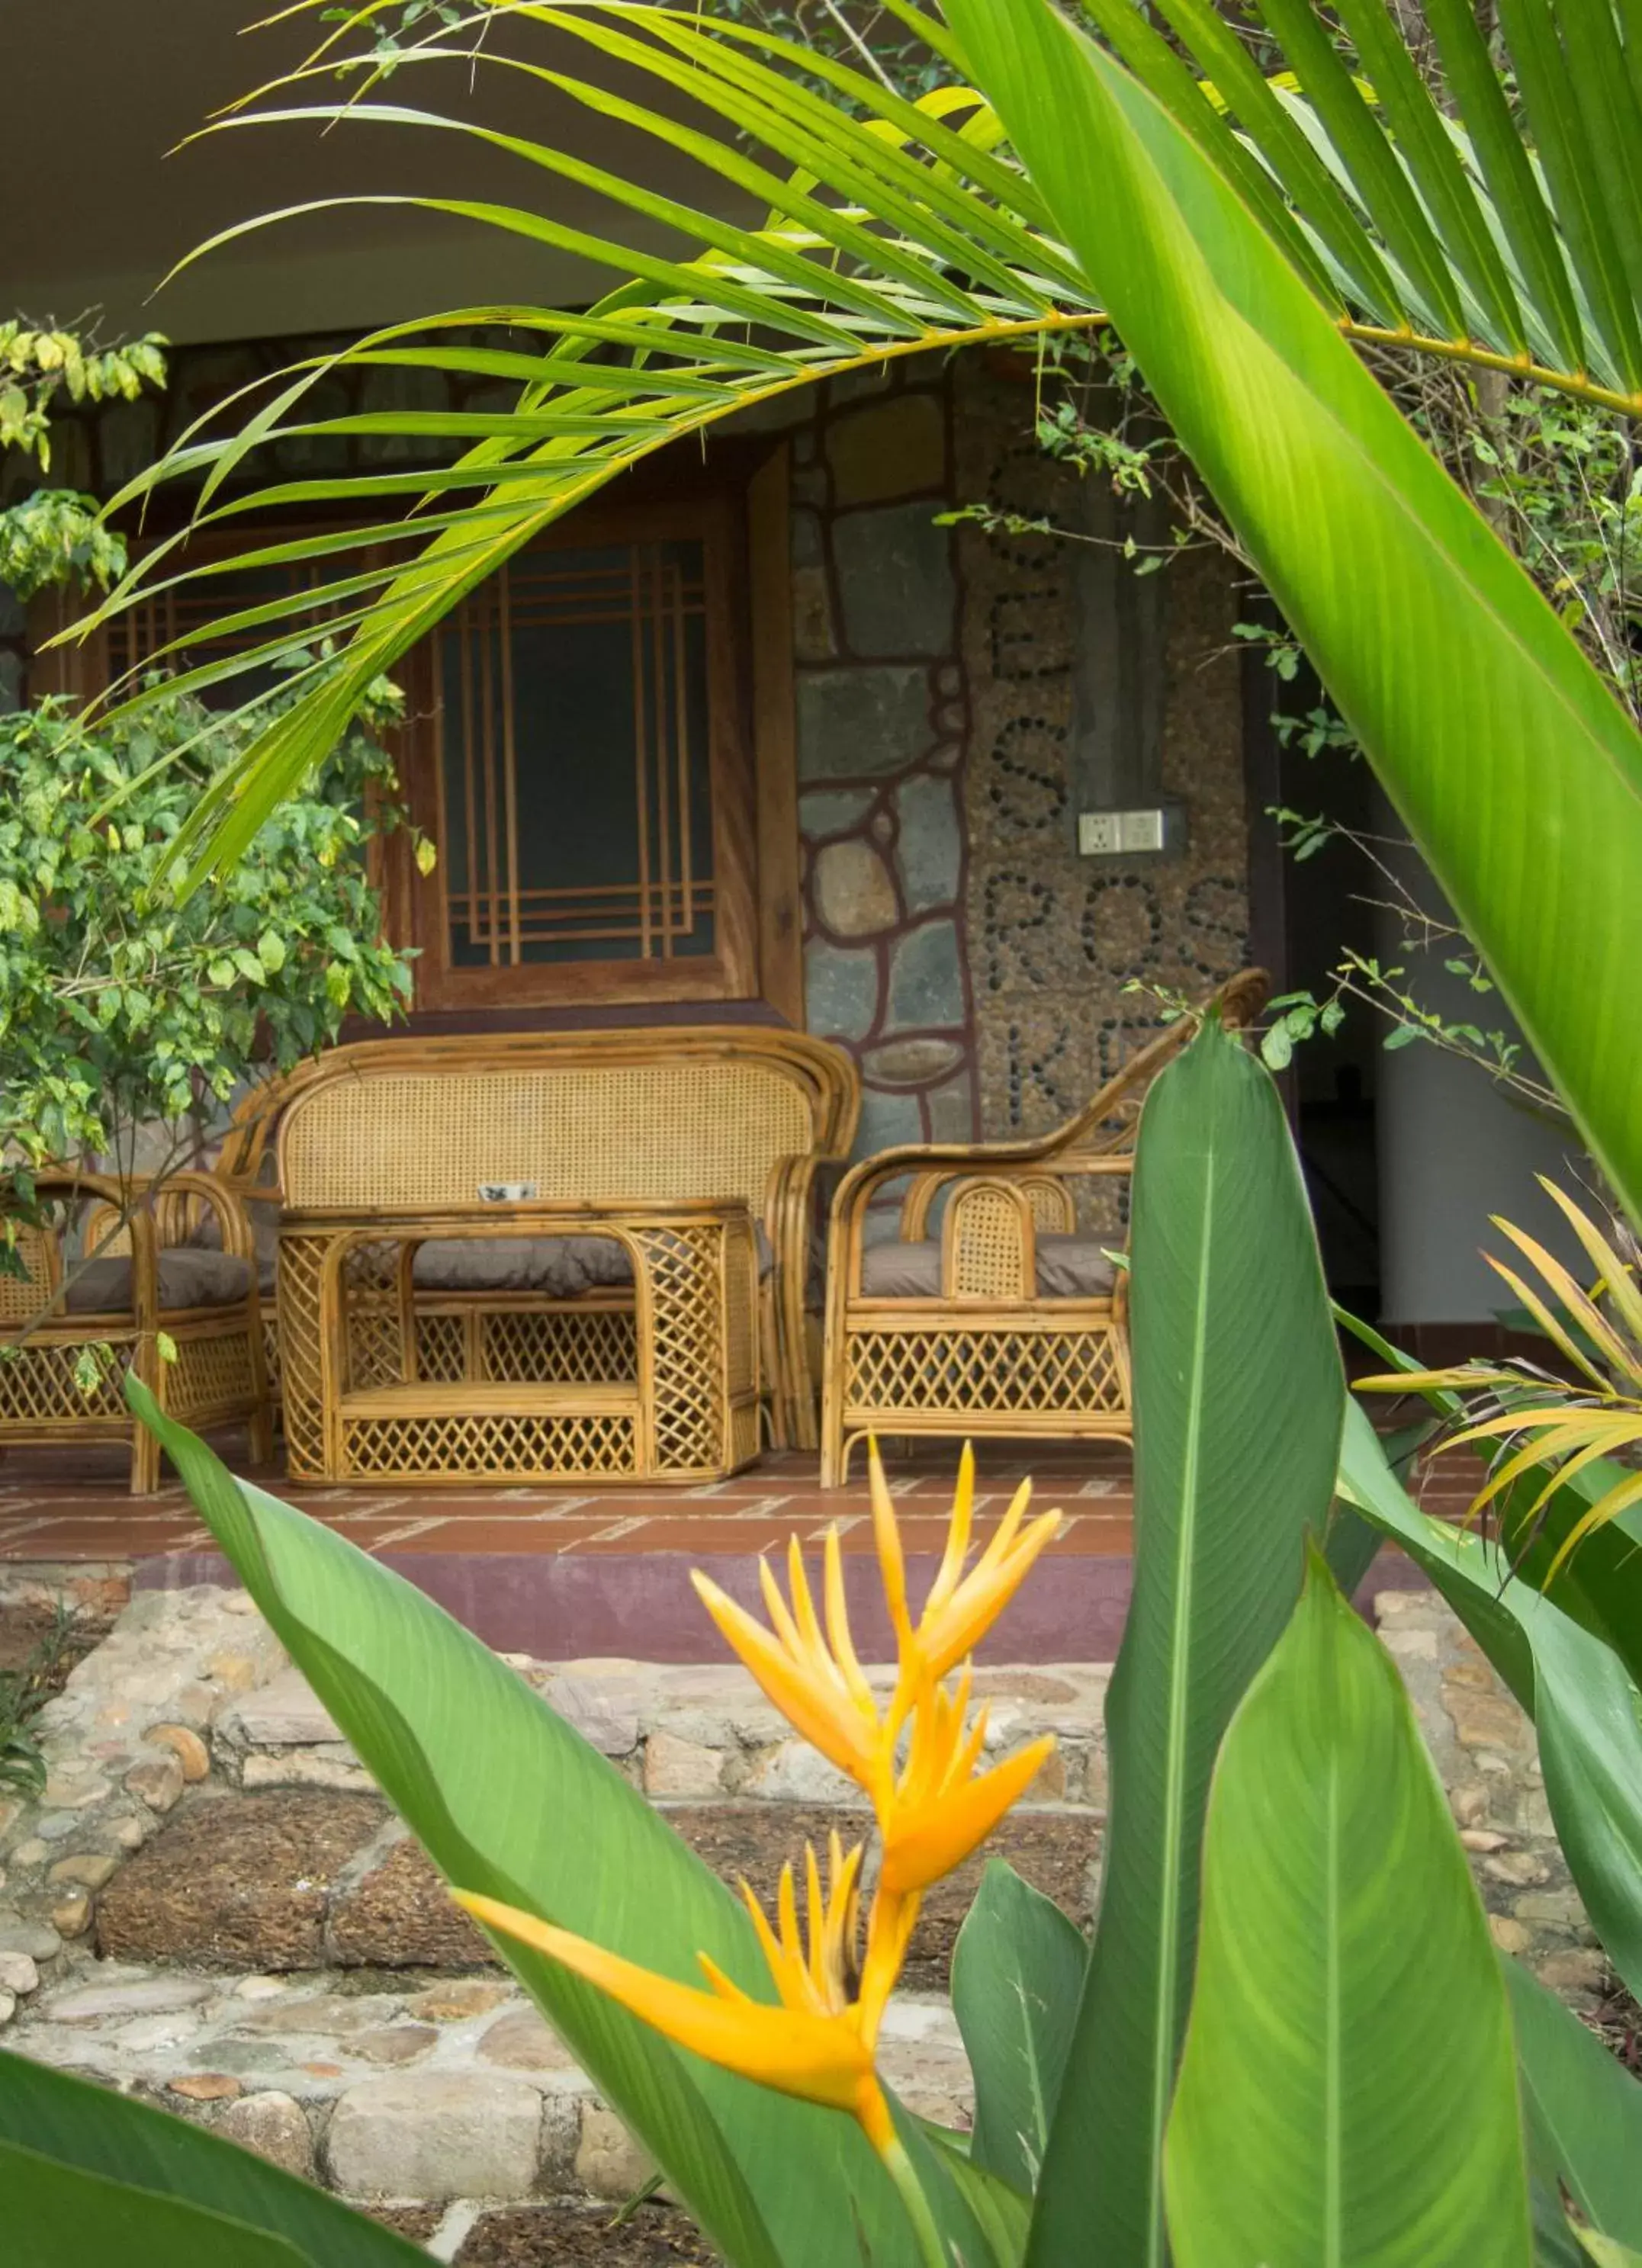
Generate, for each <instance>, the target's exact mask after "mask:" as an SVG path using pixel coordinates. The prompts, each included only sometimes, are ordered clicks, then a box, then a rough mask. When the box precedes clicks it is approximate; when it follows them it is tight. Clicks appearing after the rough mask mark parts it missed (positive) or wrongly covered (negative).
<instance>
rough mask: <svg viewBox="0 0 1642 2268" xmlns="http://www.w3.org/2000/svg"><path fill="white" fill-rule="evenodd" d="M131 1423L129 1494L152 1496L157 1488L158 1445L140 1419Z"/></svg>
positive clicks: (135, 1419)
mask: <svg viewBox="0 0 1642 2268" xmlns="http://www.w3.org/2000/svg"><path fill="white" fill-rule="evenodd" d="M131 1422H132V1426H133V1429H134V1430H133V1432H132V1436H131V1493H132V1495H133V1496H153V1495H155V1494H156V1493H157V1492H158V1488H159V1457H160V1451H159V1443H158V1440H157V1439H156V1437H155V1436H154V1435H153V1434H152V1433H151V1432H149V1430H148V1427H147V1426H146V1425H144V1424H143V1422H142V1420H141V1419H140V1418H133V1419H132V1421H131Z"/></svg>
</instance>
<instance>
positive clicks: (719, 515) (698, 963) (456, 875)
mask: <svg viewBox="0 0 1642 2268" xmlns="http://www.w3.org/2000/svg"><path fill="white" fill-rule="evenodd" d="M734 575H735V560H734V556H733V521H732V519H731V516H730V513H729V512H728V510H727V509H726V507H725V504H724V503H723V501H722V500H720V499H718V498H713V497H705V498H700V499H695V500H687V501H683V502H680V503H676V504H666V505H660V506H651V507H637V508H631V509H620V508H618V509H616V510H614V511H607V512H593V513H578V514H577V515H575V516H574V518H573V519H570V520H568V521H565V522H563V523H561V524H558V525H556V526H555V527H552V528H550V529H549V530H547V531H546V532H545V533H544V534H542V535H541V537H540V538H538V539H537V540H536V541H534V542H533V543H530V544H528V545H526V547H525V548H524V549H522V550H520V551H519V552H516V553H515V554H514V556H512V558H511V559H510V560H508V561H507V563H505V564H504V566H503V567H501V568H500V569H498V570H497V572H496V573H495V574H494V575H492V576H490V577H489V578H487V579H486V580H485V581H484V582H483V583H482V584H481V585H479V586H478V587H477V589H475V591H474V592H473V593H471V594H470V595H469V596H468V598H467V599H465V600H463V601H462V603H461V605H460V607H459V608H456V609H455V611H454V612H453V614H451V615H449V616H448V617H447V618H446V619H445V622H442V623H441V624H440V625H439V627H438V630H435V631H434V632H433V634H432V635H431V637H430V638H429V639H428V640H427V641H426V642H425V643H424V644H423V647H422V649H421V650H420V652H419V653H418V655H417V656H416V667H415V668H414V669H413V671H412V673H411V681H410V684H409V691H410V694H411V700H412V707H413V710H414V711H415V722H414V725H413V728H412V732H411V736H410V737H411V751H410V759H409V764H408V767H407V772H408V778H407V785H408V788H409V794H410V800H411V807H412V811H413V814H414V816H415V818H416V822H417V824H418V825H419V826H420V827H421V828H423V831H424V832H425V833H426V834H427V835H429V836H431V837H432V839H433V841H434V842H435V843H436V844H437V845H438V863H437V865H435V866H434V868H433V869H432V871H431V873H429V874H428V875H426V876H424V877H419V878H417V879H416V880H414V881H412V882H411V883H410V884H409V895H410V902H411V917H412V926H413V933H414V939H415V942H416V945H417V946H418V947H419V948H420V959H419V961H418V965H417V971H416V994H417V1003H418V1005H420V1006H424V1007H431V1008H449V1007H456V1006H462V1005H474V1006H494V1005H512V1004H525V1003H553V1002H560V1001H565V1002H574V1001H578V1000H589V999H591V1000H610V1001H623V1000H640V1001H642V1000H646V999H655V1000H708V999H736V998H746V997H747V996H748V995H751V994H755V993H756V992H757V990H758V956H757V921H756V909H755V893H754V887H753V864H754V862H753V844H752V839H751V838H752V819H753V791H752V784H751V775H750V765H749V762H748V757H747V747H746V740H745V736H744V733H743V731H742V727H741V718H740V711H741V696H742V688H741V669H740V652H739V645H740V641H739V639H738V636H737V632H736V621H737V600H736V592H735V586H734Z"/></svg>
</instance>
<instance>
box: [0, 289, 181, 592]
mask: <svg viewBox="0 0 1642 2268" xmlns="http://www.w3.org/2000/svg"><path fill="white" fill-rule="evenodd" d="M165 344H166V342H165V340H164V339H163V338H162V337H161V336H160V335H159V334H158V331H151V332H150V333H149V334H148V335H147V336H146V337H145V338H140V339H132V340H129V341H126V342H121V344H118V345H114V346H99V345H98V344H97V343H96V342H94V341H91V340H87V339H86V338H85V337H84V336H82V335H80V334H79V333H78V332H76V331H64V330H59V329H57V328H55V326H53V325H49V324H46V325H40V324H34V323H27V322H23V321H18V320H11V321H9V322H4V323H0V460H4V459H5V458H6V457H7V456H8V455H10V456H11V458H12V465H11V468H9V475H10V476H9V477H8V479H7V480H6V482H5V484H4V489H5V490H11V488H13V487H15V486H19V485H23V484H25V483H27V484H28V492H27V493H26V495H23V496H21V497H18V498H17V500H16V501H15V502H12V503H9V504H5V508H4V510H3V511H0V583H4V584H7V585H10V587H11V589H12V590H13V591H14V592H15V593H17V595H18V598H19V599H25V600H26V599H32V598H33V596H34V594H35V593H36V592H39V591H43V590H47V589H48V588H50V587H52V586H53V585H56V584H60V583H75V584H78V585H80V586H81V587H82V588H90V587H91V586H92V585H97V586H98V587H99V588H100V589H103V590H107V587H108V585H109V584H110V583H112V582H113V581H114V578H116V577H117V576H119V575H121V574H122V573H123V572H124V571H125V564H126V547H125V544H124V541H122V539H121V536H120V535H119V534H117V533H116V532H115V531H114V529H113V528H111V527H108V526H107V524H106V522H105V521H104V520H103V519H102V516H101V513H100V511H99V505H98V501H97V498H96V497H89V496H82V495H80V494H79V492H78V491H77V490H74V489H62V488H53V487H51V486H49V485H48V475H49V474H50V471H51V413H52V406H53V403H54V402H55V401H57V400H58V399H59V397H62V398H63V399H66V400H67V401H70V402H74V403H79V402H83V401H116V400H117V401H136V397H137V395H138V394H140V393H141V392H142V391H143V388H144V385H154V386H163V385H164V384H165V381H166V357H165V355H164V353H163V351H162V350H163V349H164V347H165ZM36 482H37V483H38V484H35V483H36ZM0 501H4V490H0Z"/></svg>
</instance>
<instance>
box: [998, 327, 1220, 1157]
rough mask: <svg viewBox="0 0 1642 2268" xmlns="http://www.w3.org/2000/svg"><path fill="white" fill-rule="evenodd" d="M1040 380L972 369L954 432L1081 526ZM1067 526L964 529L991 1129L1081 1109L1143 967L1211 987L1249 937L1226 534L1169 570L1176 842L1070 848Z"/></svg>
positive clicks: (1167, 766) (1131, 1038) (1134, 1020)
mask: <svg viewBox="0 0 1642 2268" xmlns="http://www.w3.org/2000/svg"><path fill="white" fill-rule="evenodd" d="M1031 401H1032V395H1031V392H1030V389H1029V388H1028V387H1024V386H1022V385H1020V383H1018V382H1014V381H1012V380H1011V379H1007V378H1005V377H1000V376H998V375H996V374H994V373H993V372H990V371H989V370H988V369H987V368H986V366H985V365H982V364H978V363H971V364H969V365H966V366H965V367H964V369H963V370H962V372H961V375H960V378H959V381H958V387H957V403H956V412H957V414H956V416H955V419H954V432H955V435H956V442H957V452H956V453H957V467H956V472H957V484H958V488H959V490H960V492H961V494H962V495H963V496H964V497H966V498H968V499H969V500H972V501H976V502H982V503H984V504H988V505H990V506H991V507H992V508H993V510H994V511H996V512H1007V513H1010V514H1012V515H1014V516H1015V517H1016V518H1017V519H1020V520H1047V521H1049V523H1051V524H1053V525H1057V526H1063V527H1064V526H1067V525H1072V524H1075V523H1076V521H1077V520H1078V519H1079V498H1078V492H1077V482H1078V477H1079V476H1078V475H1076V474H1074V473H1071V472H1069V471H1068V470H1067V469H1066V468H1064V466H1060V465H1057V464H1055V463H1053V462H1051V461H1050V460H1048V459H1046V458H1045V456H1044V455H1043V453H1042V451H1041V450H1040V449H1039V448H1038V447H1037V446H1035V442H1034V440H1033V438H1032V436H1031V434H1030V432H1029V431H1028V430H1027V413H1028V411H1029V407H1030V403H1031ZM1072 549H1073V546H1072V543H1071V541H1067V540H1063V539H1057V538H1056V537H1053V536H1047V535H1041V534H1031V533H1027V534H985V533H983V532H982V531H981V529H979V528H978V527H966V528H965V529H964V530H963V531H962V534H961V541H960V547H959V556H960V563H961V577H962V584H963V593H964V600H963V646H962V653H961V664H962V668H963V674H964V681H965V684H966V686H967V689H968V708H969V714H970V719H971V725H970V732H971V739H970V746H969V753H968V764H967V766H966V768H965V780H966V797H967V802H966V819H967V829H968V850H969V856H968V902H967V912H968V937H969V958H970V963H971V967H972V968H973V972H974V984H975V1002H976V1005H975V1050H976V1063H977V1070H978V1081H979V1089H980V1100H981V1116H982V1121H983V1127H984V1130H985V1132H986V1133H987V1134H988V1135H989V1136H990V1137H994V1138H1000V1137H1006V1136H1010V1135H1017V1134H1022V1133H1037V1132H1041V1131H1043V1130H1047V1129H1048V1128H1049V1127H1051V1126H1054V1125H1056V1124H1057V1123H1059V1122H1060V1121H1061V1120H1062V1119H1064V1118H1066V1117H1068V1116H1071V1113H1072V1112H1073V1111H1074V1110H1076V1109H1077V1108H1079V1105H1080V1104H1081V1103H1083V1102H1084V1101H1086V1100H1087V1098H1088V1096H1089V1095H1090V1094H1093V1092H1094V1090H1095V1089H1096V1088H1097V1087H1098V1086H1100V1085H1101V1083H1102V1081H1104V1080H1105V1079H1108V1078H1109V1077H1110V1076H1111V1074H1112V1073H1113V1072H1114V1071H1116V1069H1117V1068H1118V1067H1119V1065H1120V1064H1121V1063H1122V1062H1123V1060H1125V1059H1126V1058H1127V1057H1128V1056H1129V1055H1130V1054H1131V1053H1132V1052H1133V1049H1134V1048H1135V1046H1136V1045H1137V1044H1138V1043H1139V1042H1143V1041H1144V1040H1145V1039H1146V1038H1147V1037H1149V1036H1150V1035H1151V1033H1152V1031H1153V1030H1155V1029H1157V1028H1159V1027H1160V1021H1161V1017H1160V1005H1159V1003H1158V1001H1157V1000H1156V998H1153V997H1149V996H1148V995H1146V994H1145V993H1131V992H1130V991H1128V990H1126V989H1125V988H1126V987H1127V986H1128V985H1130V983H1133V982H1135V981H1137V980H1138V982H1139V983H1142V984H1144V985H1154V986H1158V987H1160V988H1163V989H1165V990H1171V991H1178V992H1183V993H1185V994H1187V995H1188V996H1189V997H1191V998H1199V997H1201V996H1202V995H1203V994H1204V992H1206V991H1208V990H1211V989H1212V987H1213V986H1214V985H1215V984H1216V983H1219V982H1220V981H1221V980H1222V979H1224V978H1225V977H1227V976H1233V975H1234V974H1235V973H1236V971H1237V970H1238V969H1239V968H1241V966H1242V965H1243V963H1244V961H1245V959H1246V958H1247V954H1248V844H1247V813H1246V811H1245V807H1244V799H1243V774H1242V725H1241V703H1240V673H1239V667H1238V662H1237V659H1236V656H1235V655H1234V654H1233V652H1232V651H1231V648H1232V644H1233V638H1232V627H1231V626H1232V621H1233V590H1232V583H1231V578H1230V574H1229V571H1228V569H1227V567H1226V563H1225V562H1224V560H1223V559H1222V558H1221V557H1220V556H1219V554H1217V553H1211V552H1189V553H1187V554H1185V555H1183V556H1180V557H1177V558H1176V559H1174V561H1172V562H1171V563H1170V564H1169V565H1168V566H1167V568H1166V569H1165V570H1164V571H1163V573H1164V577H1165V581H1164V584H1163V585H1162V588H1163V591H1164V594H1165V606H1166V609H1167V615H1166V619H1167V648H1166V651H1167V664H1166V674H1167V686H1166V692H1165V701H1164V709H1163V726H1162V737H1163V789H1164V793H1165V795H1166V796H1167V797H1170V798H1174V799H1178V800H1179V801H1180V802H1181V803H1182V804H1183V806H1184V807H1185V817H1186V828H1187V837H1186V845H1185V850H1184V852H1183V855H1182V856H1180V857H1178V858H1145V859H1136V860H1132V861H1128V862H1120V861H1117V860H1113V859H1105V858H1102V859H1091V858H1080V857H1079V855H1078V851H1077V845H1076V835H1075V813H1074V812H1073V810H1072V808H1071V774H1070V763H1069V758H1070V754H1071V728H1072V715H1073V708H1072V704H1073V685H1072V664H1073V656H1074V640H1075V637H1076V612H1075V602H1074V585H1073V576H1072V560H1071V551H1072Z"/></svg>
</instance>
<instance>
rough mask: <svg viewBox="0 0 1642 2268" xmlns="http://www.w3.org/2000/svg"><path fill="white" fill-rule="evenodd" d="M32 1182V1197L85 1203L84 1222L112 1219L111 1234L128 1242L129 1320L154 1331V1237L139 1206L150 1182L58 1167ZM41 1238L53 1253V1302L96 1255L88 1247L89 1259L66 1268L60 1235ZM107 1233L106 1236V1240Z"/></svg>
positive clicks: (54, 1231) (149, 1213)
mask: <svg viewBox="0 0 1642 2268" xmlns="http://www.w3.org/2000/svg"><path fill="white" fill-rule="evenodd" d="M33 1182H34V1190H35V1194H36V1196H39V1197H65V1198H68V1199H70V1201H85V1203H86V1208H87V1209H86V1213H85V1219H88V1220H92V1219H101V1218H103V1217H104V1216H105V1215H108V1214H112V1215H113V1216H114V1220H115V1222H116V1223H117V1224H118V1226H117V1229H116V1231H115V1232H114V1233H125V1234H127V1235H129V1239H130V1244H131V1314H132V1316H133V1318H134V1320H135V1322H136V1327H137V1329H138V1330H139V1331H147V1330H153V1329H155V1328H156V1327H157V1321H158V1314H159V1273H158V1271H159V1232H158V1226H157V1224H156V1222H155V1219H154V1215H153V1210H152V1208H151V1205H149V1204H146V1203H144V1199H145V1197H147V1196H148V1195H149V1193H150V1190H151V1186H152V1177H151V1176H150V1175H123V1176H122V1175H118V1174H98V1173H92V1172H86V1171H83V1170H82V1169H81V1168H80V1167H77V1166H58V1167H44V1168H42V1169H41V1171H40V1172H39V1173H37V1174H35V1175H34V1176H33ZM43 1233H44V1234H45V1235H46V1236H48V1238H50V1239H51V1241H52V1242H53V1244H54V1246H55V1254H56V1269H57V1282H56V1284H55V1286H54V1287H53V1296H54V1298H55V1297H58V1296H60V1295H61V1294H62V1292H63V1291H65V1290H66V1288H67V1286H68V1285H69V1284H70V1283H71V1282H72V1281H73V1279H74V1278H75V1276H76V1275H77V1273H78V1271H79V1270H80V1269H81V1268H82V1267H84V1266H85V1264H86V1262H87V1260H88V1259H95V1258H98V1257H99V1256H100V1255H99V1251H98V1249H97V1248H95V1247H93V1248H92V1250H91V1252H90V1253H89V1254H86V1255H83V1256H82V1257H81V1258H80V1259H79V1260H78V1261H76V1262H72V1263H70V1262H68V1261H67V1260H66V1259H65V1258H64V1256H63V1231H62V1229H61V1228H49V1229H47V1230H45V1231H44V1232H43ZM107 1233H108V1232H105V1235H107ZM88 1336H89V1334H88Z"/></svg>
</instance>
